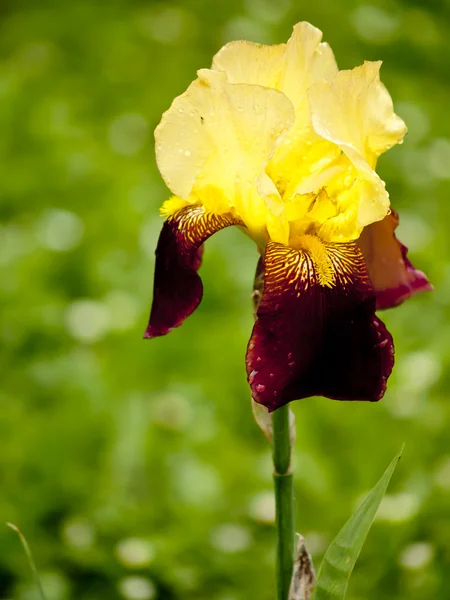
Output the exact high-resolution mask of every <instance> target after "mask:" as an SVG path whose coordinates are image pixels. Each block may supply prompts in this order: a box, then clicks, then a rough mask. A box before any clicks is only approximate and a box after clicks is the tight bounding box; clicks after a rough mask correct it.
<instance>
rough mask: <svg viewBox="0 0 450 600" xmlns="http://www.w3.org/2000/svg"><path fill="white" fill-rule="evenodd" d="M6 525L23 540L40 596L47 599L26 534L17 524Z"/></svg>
mask: <svg viewBox="0 0 450 600" xmlns="http://www.w3.org/2000/svg"><path fill="white" fill-rule="evenodd" d="M6 525H7V526H8V527H9V528H10V529H12V530H13V531H15V532H16V533H17V535H18V536H19V539H20V541H21V542H22V546H23V549H24V550H25V554H26V555H27V558H28V563H29V565H30V568H31V571H32V573H33V576H34V581H35V583H36V587H37V589H38V591H39V596H40V598H41V600H46V597H45V594H44V590H43V588H42V583H41V578H40V577H39V573H38V570H37V568H36V565H35V562H34V559H33V555H32V554H31V550H30V547H29V545H28V542H27V540H26V539H25V536H24V535H23V533H22V532H21V531H20V529H19V528H18V527H16V526H15V525H13V524H12V523H6Z"/></svg>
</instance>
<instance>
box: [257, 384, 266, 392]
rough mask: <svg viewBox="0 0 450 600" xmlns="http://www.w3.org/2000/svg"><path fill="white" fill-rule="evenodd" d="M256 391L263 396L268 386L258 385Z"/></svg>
mask: <svg viewBox="0 0 450 600" xmlns="http://www.w3.org/2000/svg"><path fill="white" fill-rule="evenodd" d="M256 391H257V392H258V394H262V393H263V392H265V391H266V386H265V385H263V384H262V383H258V385H257V386H256Z"/></svg>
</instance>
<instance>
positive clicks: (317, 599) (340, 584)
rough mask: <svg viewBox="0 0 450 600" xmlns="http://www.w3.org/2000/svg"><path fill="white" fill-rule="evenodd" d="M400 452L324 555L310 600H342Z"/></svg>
mask: <svg viewBox="0 0 450 600" xmlns="http://www.w3.org/2000/svg"><path fill="white" fill-rule="evenodd" d="M402 452H403V448H402V449H401V450H400V453H399V454H398V455H397V456H396V457H395V458H394V460H393V461H392V462H391V464H390V465H389V467H388V468H387V469H386V471H385V473H384V475H383V476H382V477H381V479H380V480H379V482H378V483H377V484H376V486H375V487H374V488H373V489H372V491H371V492H370V493H369V495H368V496H367V498H366V499H365V500H364V502H363V503H362V504H361V506H360V507H359V508H358V510H357V511H356V513H355V514H354V515H353V516H352V517H351V518H350V519H349V520H348V521H347V523H346V524H345V525H344V527H343V528H342V529H341V531H340V532H339V533H338V535H337V536H336V538H335V539H334V541H333V542H332V543H331V545H330V547H329V548H328V550H327V551H326V553H325V556H324V558H323V561H322V564H321V565H320V570H319V575H318V577H317V583H316V588H315V590H314V594H313V600H343V599H344V598H345V594H346V592H347V586H348V581H349V579H350V575H351V573H352V571H353V567H354V566H355V563H356V561H357V559H358V556H359V553H360V552H361V549H362V547H363V544H364V542H365V539H366V537H367V534H368V533H369V530H370V528H371V526H372V523H373V520H374V518H375V515H376V513H377V510H378V507H379V506H380V502H381V500H382V498H383V496H384V494H385V492H386V489H387V487H388V485H389V482H390V480H391V477H392V473H393V472H394V469H395V467H396V466H397V463H398V461H399V460H400V457H401V455H402Z"/></svg>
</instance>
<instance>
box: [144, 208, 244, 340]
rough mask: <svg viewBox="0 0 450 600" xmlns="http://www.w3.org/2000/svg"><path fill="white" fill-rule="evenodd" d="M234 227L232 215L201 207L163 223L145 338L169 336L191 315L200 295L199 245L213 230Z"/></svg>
mask: <svg viewBox="0 0 450 600" xmlns="http://www.w3.org/2000/svg"><path fill="white" fill-rule="evenodd" d="M237 224H241V222H240V221H239V220H238V219H236V218H235V217H233V216H232V215H231V214H229V213H227V214H223V215H215V214H213V213H207V212H205V211H204V209H203V207H202V206H200V205H189V206H186V207H184V208H182V209H180V210H179V211H177V212H176V213H175V214H173V215H172V216H171V217H169V218H168V219H167V221H165V223H164V225H163V228H162V231H161V234H160V236H159V240H158V246H157V248H156V264H155V279H154V284H153V304H152V310H151V313H150V321H149V324H148V327H147V330H146V332H145V334H144V337H145V338H153V337H157V336H160V335H165V334H166V333H169V331H171V330H172V329H173V328H174V327H178V326H179V325H181V324H182V323H183V321H184V320H185V319H186V317H188V316H189V315H190V314H191V313H192V312H194V310H195V309H196V308H197V306H198V305H199V304H200V302H201V299H202V295H203V285H202V281H201V279H200V277H199V275H198V274H197V271H198V269H199V267H200V265H201V262H202V251H203V246H202V244H203V242H204V241H205V240H207V239H208V238H209V237H210V236H211V235H212V234H213V233H215V232H216V231H219V230H220V229H223V228H224V227H228V226H229V225H237Z"/></svg>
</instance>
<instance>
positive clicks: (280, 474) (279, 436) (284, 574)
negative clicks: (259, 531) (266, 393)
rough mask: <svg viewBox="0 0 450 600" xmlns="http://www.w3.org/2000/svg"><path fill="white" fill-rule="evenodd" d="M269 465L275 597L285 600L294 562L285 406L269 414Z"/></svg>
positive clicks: (291, 499) (292, 493) (292, 488)
mask: <svg viewBox="0 0 450 600" xmlns="http://www.w3.org/2000/svg"><path fill="white" fill-rule="evenodd" d="M272 427H273V464H274V474H273V478H274V483H275V507H276V528H277V600H288V596H289V587H290V584H291V577H292V569H293V565H294V542H295V524H294V487H293V477H292V472H291V439H290V431H289V408H288V407H287V406H283V407H281V408H278V409H277V410H276V411H274V413H273V415H272Z"/></svg>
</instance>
